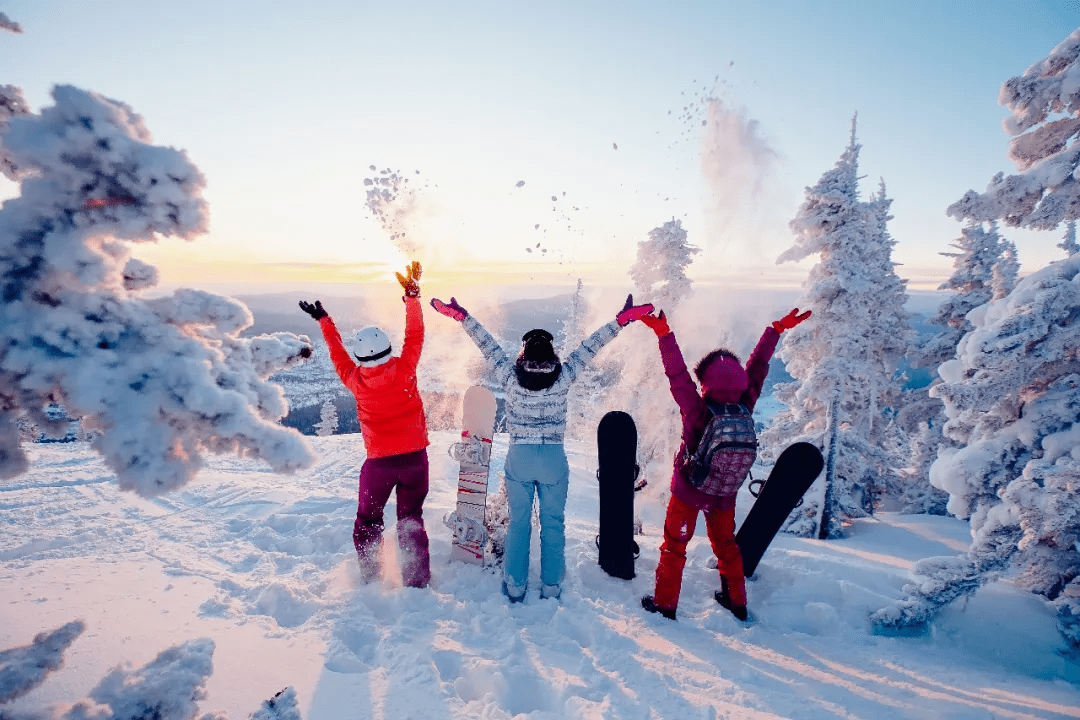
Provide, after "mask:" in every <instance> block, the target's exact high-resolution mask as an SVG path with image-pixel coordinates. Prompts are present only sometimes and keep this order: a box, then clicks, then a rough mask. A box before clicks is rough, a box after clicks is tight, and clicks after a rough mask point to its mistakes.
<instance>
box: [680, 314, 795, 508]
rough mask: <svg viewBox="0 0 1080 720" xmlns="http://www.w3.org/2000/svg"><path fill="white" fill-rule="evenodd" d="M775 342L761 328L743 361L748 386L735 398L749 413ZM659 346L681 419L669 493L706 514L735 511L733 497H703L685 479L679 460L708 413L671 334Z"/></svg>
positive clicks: (772, 333)
mask: <svg viewBox="0 0 1080 720" xmlns="http://www.w3.org/2000/svg"><path fill="white" fill-rule="evenodd" d="M779 340H780V333H778V332H776V330H774V329H773V328H772V327H767V328H765V332H764V333H762V335H761V339H760V340H758V343H757V346H756V347H755V348H754V351H753V352H752V353H750V359H749V360H747V361H746V374H747V376H748V378H749V380H750V384H749V386H748V387H747V388H746V392H744V393H743V394H742V397H741V398H739V402H740V403H741V404H743V405H745V406H746V407H747V408H748V409H749V410H750V411H751V412H753V410H754V406H755V405H756V404H757V401H758V398H759V397H760V396H761V388H762V386H763V385H764V384H765V377H766V376H767V375H768V374H769V360H771V359H772V355H773V351H775V350H776V343H777V342H779ZM659 342H660V359H661V361H663V363H664V374H665V375H667V378H668V382H669V383H670V384H671V395H672V396H673V397H674V398H675V402H676V404H678V406H679V413H680V415H682V445H681V446H680V447H679V452H678V453H677V454H676V455H675V472H674V473H673V474H672V478H671V493H672V495H674V496H675V497H677V498H679V499H680V500H682V501H683V502H684V503H686V504H687V505H690V506H691V507H695V508H698V509H699V510H704V511H706V512H709V511H712V510H730V509H731V508H733V507H735V498H734V497H720V496H715V495H706V494H705V493H703V492H701V491H700V490H698V489H697V488H695V487H694V486H693V485H691V484H690V482H689V481H688V480H687V479H686V473H687V469H686V465H685V463H684V462H683V457H684V455H685V454H686V448H688V447H689V448H695V447H697V444H698V443H699V442H700V441H701V436H702V434H703V433H704V432H705V426H706V425H708V424H709V409H708V408H707V407H706V406H705V400H704V398H702V396H701V393H700V392H699V391H698V386H697V383H695V382H694V378H693V376H692V375H691V374H690V371H689V370H688V369H687V367H686V361H685V360H683V355H682V351H681V350H680V349H679V343H678V342H677V341H676V340H675V333H668V334H667V335H664V336H663V337H661V338H660V340H659Z"/></svg>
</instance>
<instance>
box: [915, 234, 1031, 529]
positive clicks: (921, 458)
mask: <svg viewBox="0 0 1080 720" xmlns="http://www.w3.org/2000/svg"><path fill="white" fill-rule="evenodd" d="M951 245H952V247H954V248H955V249H956V252H943V253H940V254H941V255H943V256H945V257H948V258H952V260H953V272H952V275H950V276H949V279H948V280H946V281H945V282H944V283H942V284H941V285H940V286H939V287H938V289H939V290H950V291H952V294H951V295H950V296H949V297H948V298H946V299H945V300H944V301H943V302H942V303H941V304H940V305H939V306H938V309H937V312H936V313H935V314H934V316H933V317H931V318H930V322H931V323H932V324H934V325H937V326H938V327H940V328H941V330H940V331H939V332H938V333H937V334H936V335H934V336H933V337H932V338H930V339H929V340H928V341H927V342H926V344H925V345H924V346H922V347H919V348H913V351H912V352H911V353H909V355H908V358H909V361H910V363H911V364H912V366H914V367H927V368H931V369H933V371H934V373H935V374H936V373H937V368H938V367H940V366H941V365H942V364H943V363H945V362H948V361H949V360H952V359H953V358H954V357H955V356H956V346H957V345H958V344H959V343H960V339H961V338H962V337H963V336H964V335H966V334H967V333H968V332H970V331H971V329H972V325H971V322H970V321H969V320H968V319H967V315H968V313H969V312H971V311H972V310H974V309H975V308H977V307H979V306H980V305H983V304H985V303H987V302H989V301H990V300H991V299H993V298H994V296H995V294H996V292H997V289H996V287H997V285H998V284H1000V283H1001V282H1002V279H1003V278H1006V277H1011V278H1012V280H1013V282H1015V277H1016V272H1015V270H1016V264H1015V252H1014V251H1015V246H1013V244H1012V243H1010V242H1009V241H1007V240H1005V239H1004V238H1002V237H1001V236H1000V235H999V234H998V230H997V223H993V222H991V223H982V222H976V221H970V222H969V223H968V224H967V226H966V227H964V228H962V229H961V230H960V237H959V238H957V239H956V240H955V241H953V242H952V243H951ZM1010 253H1011V255H1010V258H1009V259H1006V255H1009V254H1010ZM1003 266H1008V268H1007V269H1005V270H1003V269H1001V268H1002V267H1003ZM938 382H940V380H935V381H934V382H933V383H931V385H930V386H928V387H925V388H919V389H917V390H909V391H907V392H905V396H906V397H905V399H904V401H903V403H902V408H901V410H900V412H899V413H898V416H897V422H898V424H899V425H900V426H901V427H902V428H903V429H904V431H905V432H906V433H907V434H908V436H909V437H910V438H911V440H910V446H911V457H910V460H909V462H908V467H907V468H906V469H905V471H904V473H905V475H906V476H907V481H906V484H905V487H904V494H903V498H902V501H903V511H904V512H912V513H930V514H944V513H945V512H946V510H945V504H946V502H947V501H948V496H947V495H946V494H945V492H944V491H942V490H941V489H939V488H935V487H934V486H932V485H931V484H930V466H931V465H932V464H933V463H934V461H935V460H936V459H937V453H938V449H939V447H941V445H942V443H943V442H946V443H947V442H948V441H947V440H945V438H944V436H943V435H942V428H943V427H944V425H945V420H946V418H945V406H944V404H943V403H942V402H941V400H940V398H936V397H932V396H931V394H930V390H931V388H932V387H933V386H934V385H936V384H937V383H938Z"/></svg>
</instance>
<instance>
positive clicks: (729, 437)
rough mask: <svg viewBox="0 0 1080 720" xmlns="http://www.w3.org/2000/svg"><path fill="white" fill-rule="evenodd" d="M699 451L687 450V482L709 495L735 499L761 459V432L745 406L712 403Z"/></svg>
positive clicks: (685, 460)
mask: <svg viewBox="0 0 1080 720" xmlns="http://www.w3.org/2000/svg"><path fill="white" fill-rule="evenodd" d="M705 404H706V406H707V407H708V408H709V414H710V416H711V417H710V418H709V424H708V425H706V426H705V431H704V432H703V433H702V434H701V440H700V441H699V442H698V446H697V449H696V450H695V451H694V452H693V453H691V452H690V449H689V448H687V449H686V454H685V456H684V462H685V464H686V470H687V472H686V479H687V480H688V481H689V482H690V484H691V485H692V486H693V487H695V488H697V489H698V490H700V491H701V492H703V493H705V494H706V495H718V496H722V497H732V496H734V495H735V494H736V493H737V492H739V488H740V487H742V484H743V481H744V480H746V476H747V475H748V474H749V473H750V468H751V466H752V465H753V464H754V461H755V460H756V459H757V433H756V432H755V431H754V420H753V418H752V417H751V415H750V411H749V410H748V409H747V408H746V406H745V405H742V404H736V403H726V404H725V403H712V402H708V401H706V403H705Z"/></svg>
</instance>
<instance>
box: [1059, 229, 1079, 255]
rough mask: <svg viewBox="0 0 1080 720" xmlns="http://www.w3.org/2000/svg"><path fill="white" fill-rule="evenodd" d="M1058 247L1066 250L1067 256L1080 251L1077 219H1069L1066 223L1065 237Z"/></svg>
mask: <svg viewBox="0 0 1080 720" xmlns="http://www.w3.org/2000/svg"><path fill="white" fill-rule="evenodd" d="M1058 247H1059V248H1061V249H1062V250H1064V251H1065V256H1066V257H1071V256H1073V255H1076V254H1077V253H1080V245H1078V244H1077V243H1076V221H1075V220H1069V221H1068V222H1067V223H1065V237H1064V238H1062V240H1061V242H1059V243H1058Z"/></svg>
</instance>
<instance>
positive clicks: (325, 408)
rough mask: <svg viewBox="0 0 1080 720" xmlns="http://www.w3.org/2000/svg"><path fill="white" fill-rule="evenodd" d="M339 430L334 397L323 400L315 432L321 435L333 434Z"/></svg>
mask: <svg viewBox="0 0 1080 720" xmlns="http://www.w3.org/2000/svg"><path fill="white" fill-rule="evenodd" d="M337 430H338V414H337V405H335V404H334V399H333V398H326V399H325V400H323V404H322V407H321V408H319V422H317V423H315V434H316V435H318V436H319V437H326V436H328V435H333V434H334V433H336V432H337Z"/></svg>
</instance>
